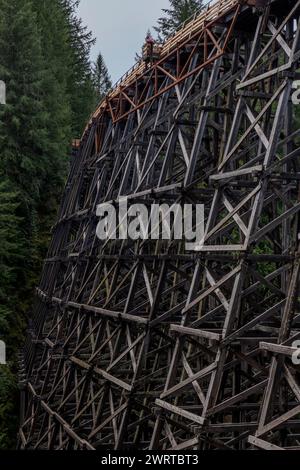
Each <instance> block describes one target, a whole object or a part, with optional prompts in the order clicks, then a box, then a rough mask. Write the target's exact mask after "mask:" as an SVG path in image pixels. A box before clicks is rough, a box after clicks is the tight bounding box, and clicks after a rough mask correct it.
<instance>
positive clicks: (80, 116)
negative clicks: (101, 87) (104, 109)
mask: <svg viewBox="0 0 300 470" xmlns="http://www.w3.org/2000/svg"><path fill="white" fill-rule="evenodd" d="M60 2H61V5H62V8H63V10H64V15H65V18H66V25H67V31H68V41H69V45H70V75H69V80H68V91H69V93H70V96H71V112H72V133H73V137H74V138H75V137H80V136H81V134H82V131H83V129H84V127H85V124H86V122H87V120H88V118H89V116H90V114H91V112H92V111H93V108H94V106H95V88H94V84H93V76H92V67H91V63H90V50H91V46H92V45H93V44H94V43H95V39H93V36H92V33H91V32H90V31H89V30H88V29H87V27H86V26H84V25H83V23H82V20H81V19H80V18H78V16H77V7H78V5H79V3H80V1H79V0H60Z"/></svg>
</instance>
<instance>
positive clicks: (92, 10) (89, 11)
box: [79, 0, 169, 82]
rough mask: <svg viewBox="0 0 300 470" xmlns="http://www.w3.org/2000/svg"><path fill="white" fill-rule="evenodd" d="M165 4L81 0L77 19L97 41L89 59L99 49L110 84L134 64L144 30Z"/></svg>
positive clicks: (163, 0) (146, 0)
mask: <svg viewBox="0 0 300 470" xmlns="http://www.w3.org/2000/svg"><path fill="white" fill-rule="evenodd" d="M168 5H169V2H168V0H81V5H80V7H79V16H81V18H82V19H83V21H84V23H85V24H86V25H87V26H88V27H89V28H90V30H92V31H93V34H94V37H96V38H97V43H96V45H95V46H94V47H93V50H92V60H95V58H96V56H97V53H98V51H99V50H100V51H101V52H102V54H103V56H104V60H105V61H106V64H107V66H108V69H109V72H110V74H111V77H112V80H113V82H116V81H117V80H118V79H119V78H120V77H121V76H122V75H123V73H125V72H126V71H127V70H128V69H129V68H130V67H131V66H132V65H133V64H134V56H135V53H136V52H140V49H141V47H142V43H143V41H144V38H145V36H146V32H147V29H148V28H151V27H152V26H153V25H155V23H156V20H157V18H159V17H160V16H161V10H162V8H165V7H167V6H168Z"/></svg>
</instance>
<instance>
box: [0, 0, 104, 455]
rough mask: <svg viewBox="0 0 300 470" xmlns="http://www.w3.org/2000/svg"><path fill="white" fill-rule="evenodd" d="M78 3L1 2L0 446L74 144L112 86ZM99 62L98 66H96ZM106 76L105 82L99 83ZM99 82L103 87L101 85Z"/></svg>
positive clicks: (13, 413) (14, 418)
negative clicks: (0, 359) (94, 55)
mask: <svg viewBox="0 0 300 470" xmlns="http://www.w3.org/2000/svg"><path fill="white" fill-rule="evenodd" d="M78 3H79V2H78V1H77V0H0V5H1V18H0V46H1V61H0V77H1V79H2V80H3V81H4V82H5V84H6V89H7V96H6V102H7V104H6V105H5V106H0V155H1V158H0V338H1V339H2V340H5V343H6V346H7V358H8V364H7V366H1V368H0V448H1V449H8V448H13V447H14V446H15V437H16V430H17V425H18V409H17V408H18V405H17V404H18V388H17V365H18V364H17V357H18V349H19V348H20V347H21V345H22V343H23V335H24V330H25V328H26V325H27V322H28V318H29V317H30V311H31V304H32V297H33V293H34V287H35V286H36V285H37V283H38V278H39V274H40V271H41V265H42V259H43V258H44V256H45V254H46V250H47V246H48V243H49V237H50V231H51V226H52V225H53V222H54V220H55V217H56V213H57V207H58V203H59V200H60V195H61V193H62V190H63V185H64V181H65V178H66V174H67V171H68V159H69V154H70V142H71V140H72V138H78V137H80V135H81V133H82V129H83V127H84V124H85V122H86V121H87V119H88V117H89V115H90V113H91V112H92V110H93V108H94V107H95V106H96V102H97V100H99V99H100V98H101V96H102V94H103V86H104V88H105V89H104V92H106V91H107V89H108V88H109V87H110V86H111V83H110V79H109V76H108V72H107V69H106V67H105V64H104V61H103V58H102V56H101V54H100V55H99V58H98V61H97V64H95V65H93V64H91V62H90V48H91V46H92V44H93V38H92V34H91V32H89V31H88V30H87V28H86V27H85V26H84V25H83V24H82V22H81V20H80V19H78V16H77V11H76V10H77V6H78ZM100 64H102V65H101V68H100V69H99V67H100ZM103 71H104V72H105V77H104V79H103V78H102V76H101V75H102V74H103ZM103 83H104V85H103Z"/></svg>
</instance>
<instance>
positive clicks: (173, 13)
mask: <svg viewBox="0 0 300 470" xmlns="http://www.w3.org/2000/svg"><path fill="white" fill-rule="evenodd" d="M204 3H205V2H204V0H170V8H165V9H163V10H162V11H163V12H164V16H162V17H161V18H159V19H158V22H157V23H158V25H157V26H155V27H154V29H155V31H157V33H158V37H159V39H160V40H162V41H163V40H165V39H166V38H167V37H168V36H170V35H171V34H172V33H174V32H175V31H176V30H177V29H178V28H179V27H180V26H181V24H182V23H184V22H185V21H186V20H188V19H189V18H190V17H191V16H192V15H194V14H195V13H196V12H197V11H200V10H201V9H202V8H203V7H204Z"/></svg>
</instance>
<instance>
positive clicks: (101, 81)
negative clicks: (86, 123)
mask: <svg viewBox="0 0 300 470" xmlns="http://www.w3.org/2000/svg"><path fill="white" fill-rule="evenodd" d="M93 81H94V86H95V89H96V93H97V99H98V101H100V100H102V99H103V98H104V96H105V95H106V94H107V93H108V92H109V90H110V89H111V87H112V82H111V78H110V75H109V73H108V70H107V67H106V64H105V62H104V59H103V56H102V54H101V52H99V54H98V57H97V60H96V62H95V64H94V68H93Z"/></svg>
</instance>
